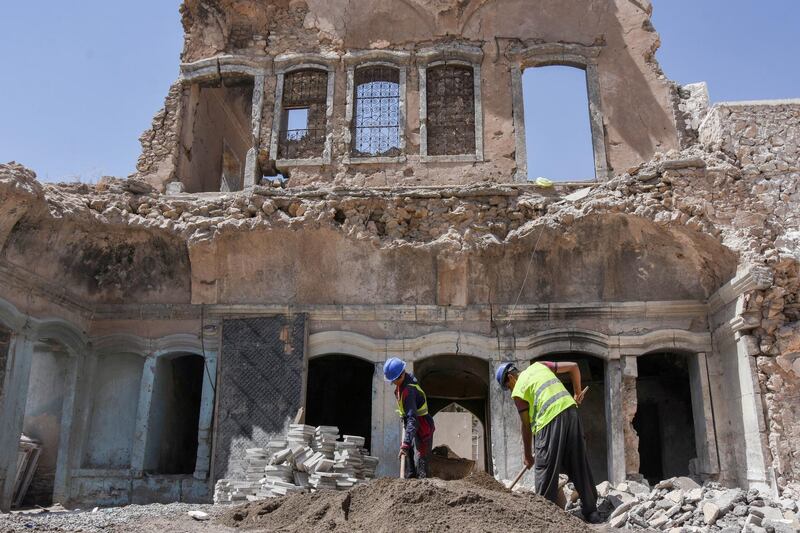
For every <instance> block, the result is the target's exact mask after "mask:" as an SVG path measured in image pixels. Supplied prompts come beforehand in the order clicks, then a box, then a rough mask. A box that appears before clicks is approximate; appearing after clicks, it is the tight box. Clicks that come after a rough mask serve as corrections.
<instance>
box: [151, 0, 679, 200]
mask: <svg viewBox="0 0 800 533" xmlns="http://www.w3.org/2000/svg"><path fill="white" fill-rule="evenodd" d="M181 12H182V16H183V24H184V28H185V32H186V37H185V46H184V52H183V56H182V59H183V62H184V63H192V62H196V61H199V60H202V59H207V58H212V57H215V56H220V55H223V54H235V55H236V56H238V57H240V58H242V59H243V60H245V61H247V60H251V59H259V58H265V56H269V57H271V58H276V57H279V56H281V55H282V54H284V55H287V54H288V55H291V54H303V53H309V54H322V53H327V54H331V53H332V54H335V55H339V56H343V55H344V54H346V53H348V52H357V51H366V50H386V51H403V52H406V53H411V54H412V55H411V59H410V61H409V62H408V64H407V65H406V66H407V67H408V71H407V74H408V80H407V94H408V102H407V106H406V124H405V125H404V126H405V135H406V158H405V160H403V161H399V162H395V163H393V164H384V163H381V164H375V165H370V164H363V163H362V164H353V165H351V164H349V163H345V162H344V161H343V160H344V158H345V157H346V156H347V155H348V154H349V153H350V152H351V150H352V146H350V145H348V139H350V127H351V125H350V124H348V123H347V120H346V119H345V108H346V101H347V99H348V94H347V92H348V91H347V83H346V79H347V71H346V68H345V66H344V64H343V63H342V62H341V61H335V62H334V65H333V66H334V73H335V76H336V85H335V92H334V114H333V117H331V120H330V125H329V126H330V132H331V133H332V147H333V150H332V152H333V153H332V154H331V156H332V161H331V163H330V164H326V165H320V166H305V165H303V166H297V167H291V168H285V169H281V170H283V171H284V172H288V173H290V174H291V176H292V179H291V180H290V186H292V187H296V186H304V185H307V184H312V183H322V182H333V183H336V184H337V185H343V186H387V185H395V184H403V185H407V186H412V185H421V184H440V185H443V184H453V185H461V184H469V183H477V182H483V181H493V182H497V183H507V182H512V181H514V179H515V178H514V176H515V175H516V174H517V170H518V168H517V160H516V156H517V154H516V135H517V134H521V132H515V130H514V116H513V115H514V105H520V103H517V104H514V105H512V104H513V95H512V69H513V68H515V67H521V68H526V67H528V66H530V65H531V64H533V60H532V59H530V58H529V57H528V56H527V54H528V53H529V52H525V51H526V50H527V51H530V50H534V49H537V48H538V52H534V53H533V55H534V56H535V55H536V53H538V54H542V53H544V54H549V56H548V57H550V56H553V57H556V58H559V57H563V58H564V59H563V61H564V64H566V65H574V64H575V62H576V61H577V62H578V63H580V61H582V60H580V59H578V60H575V59H574V57H573V56H572V55H571V52H569V53H568V52H565V51H564V49H565V48H564V47H566V48H568V49H569V50H577V51H578V54H581V53H585V54H586V55H587V57H586V58H585V60H586V61H587V62H590V63H596V66H595V67H593V68H596V71H597V73H598V74H597V80H596V84H597V90H596V91H593V92H597V94H596V95H595V97H596V98H595V100H594V101H593V104H592V105H593V109H594V110H595V111H597V112H602V114H603V120H602V122H603V124H602V126H603V128H601V129H602V130H603V131H604V136H605V139H604V142H605V152H606V153H604V154H600V155H599V157H601V158H605V157H606V156H607V158H608V163H609V166H610V170H612V171H614V170H616V172H617V173H619V172H622V171H624V170H627V169H629V168H632V167H635V166H636V165H639V164H640V163H642V162H643V161H646V160H647V159H649V158H650V157H651V156H652V155H653V154H654V153H655V152H659V151H661V152H666V151H668V150H670V149H674V148H678V147H679V145H680V142H679V135H678V131H677V129H676V115H675V110H674V109H673V107H674V103H675V102H674V100H675V98H676V90H675V88H674V87H673V86H672V84H671V83H670V82H668V81H667V80H666V78H665V77H664V76H663V73H662V72H661V69H660V67H659V66H658V64H657V62H656V60H655V51H656V50H657V48H658V47H659V45H660V39H659V37H658V34H657V33H656V32H655V30H654V28H653V26H652V24H651V23H650V16H651V13H652V6H651V5H650V3H649V2H627V1H624V0H615V1H614V2H607V1H604V0H592V1H590V2H586V1H585V0H571V1H569V2H564V1H557V0H545V1H543V2H540V3H539V4H538V5H537V16H536V17H531V16H530V4H529V2H528V1H527V0H506V1H504V2H494V1H490V0H467V1H460V0H443V1H425V0H402V1H396V0H360V1H359V2H354V0H291V1H289V0H271V1H270V2H257V1H255V0H205V1H200V0H187V1H186V2H184V4H183V5H182V6H181ZM548 45H551V46H554V47H555V48H553V49H552V50H549V51H548V50H546V48H547V46H548ZM453 46H470V47H473V48H475V49H478V50H480V51H481V53H482V55H483V58H482V59H480V60H477V62H476V64H477V65H479V66H480V68H481V70H480V72H481V90H482V98H481V99H480V107H477V108H476V109H475V115H476V116H475V120H476V121H478V124H479V125H480V126H482V130H483V133H482V138H480V139H476V140H475V142H476V143H477V142H480V143H482V147H483V149H482V154H478V155H477V156H476V157H475V159H476V161H474V162H472V161H464V160H456V161H448V162H436V163H430V162H428V163H423V161H422V157H421V155H420V145H421V138H420V136H421V135H422V131H421V124H420V96H421V95H420V92H419V87H420V80H419V79H418V70H417V67H418V66H421V65H423V64H424V63H426V62H427V60H421V61H419V62H418V61H417V58H416V56H415V54H418V53H423V51H424V50H426V49H431V48H433V49H436V48H439V49H441V50H442V54H441V58H457V57H458V56H457V55H456V56H453V55H452V53H451V52H448V51H446V50H445V49H448V48H450V49H452V47H453ZM569 47H572V48H569ZM553 50H555V52H554V51H553ZM425 53H427V52H425ZM266 59H268V58H266ZM553 61H554V62H555V63H556V64H559V60H558V59H556V60H546V62H549V63H552V62H553ZM549 63H548V64H549ZM264 72H265V76H266V91H265V105H264V112H263V118H264V120H265V122H264V123H263V124H262V128H261V131H262V139H261V141H262V144H261V148H262V149H268V148H269V146H270V142H269V141H270V139H269V137H270V132H271V130H272V128H271V127H270V125H271V121H272V120H280V117H271V116H270V115H271V109H272V107H273V105H272V104H273V99H274V97H275V91H274V89H273V88H272V87H270V86H271V85H274V78H275V73H274V71H272V70H271V69H266V70H265V71H264ZM622 79H624V80H625V86H624V88H623V87H621V86H620V85H619V80H622ZM678 116H682V115H680V114H679V115H678ZM642 117H646V120H645V119H643V118H642ZM430 140H431V141H432V142H431V148H432V149H433V151H432V152H431V154H432V155H433V154H435V153H437V151H436V148H437V143H436V140H435V139H430ZM464 141H465V142H463V143H461V144H464V145H465V146H467V147H468V146H470V145H471V144H472V141H471V139H466V140H464ZM598 150H599V149H598ZM479 152H481V151H480V150H479ZM469 153H470V152H469V151H465V153H464V154H459V155H460V156H461V157H462V159H464V157H463V156H465V155H468V154H469ZM471 153H473V154H475V150H473V151H472V152H471ZM603 166H605V165H603ZM165 168H166V167H165ZM152 172H153V170H152V169H149V170H146V171H143V172H142V173H143V174H145V173H152ZM602 178H605V176H601V179H602ZM154 179H156V178H154ZM156 181H158V179H156ZM161 183H163V180H162V181H161Z"/></svg>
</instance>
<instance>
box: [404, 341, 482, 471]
mask: <svg viewBox="0 0 800 533" xmlns="http://www.w3.org/2000/svg"><path fill="white" fill-rule="evenodd" d="M492 370H493V368H492V363H491V360H489V359H487V358H484V357H476V356H473V355H467V354H466V353H464V352H461V353H458V354H455V353H453V352H450V353H448V352H440V353H438V354H435V355H430V356H426V357H424V358H419V359H415V361H414V363H413V372H414V374H415V376H416V377H417V379H418V380H419V383H420V385H421V386H422V389H423V390H424V391H425V394H426V395H427V399H428V409H429V413H430V414H431V416H434V415H436V414H437V413H438V412H439V411H441V410H442V409H444V408H445V407H447V406H449V405H450V404H452V403H456V404H458V405H460V406H461V407H463V408H464V409H466V410H467V411H469V412H470V413H472V414H473V415H474V416H475V417H476V418H477V419H478V421H479V422H480V424H481V426H482V427H483V439H482V440H483V447H484V453H483V457H484V465H483V467H484V469H485V470H486V471H491V468H492V466H491V450H490V443H491V435H492V430H491V416H490V414H491V403H490V395H491V380H492ZM470 438H471V437H470Z"/></svg>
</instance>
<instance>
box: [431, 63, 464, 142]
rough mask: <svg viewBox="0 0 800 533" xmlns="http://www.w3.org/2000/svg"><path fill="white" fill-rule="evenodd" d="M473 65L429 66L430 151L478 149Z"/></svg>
mask: <svg viewBox="0 0 800 533" xmlns="http://www.w3.org/2000/svg"><path fill="white" fill-rule="evenodd" d="M474 76H475V75H474V70H473V68H472V67H467V66H462V65H439V66H435V67H430V68H428V69H427V85H426V92H427V95H426V102H427V110H428V121H427V130H428V139H427V141H428V155H431V156H437V155H465V154H474V153H475V80H474Z"/></svg>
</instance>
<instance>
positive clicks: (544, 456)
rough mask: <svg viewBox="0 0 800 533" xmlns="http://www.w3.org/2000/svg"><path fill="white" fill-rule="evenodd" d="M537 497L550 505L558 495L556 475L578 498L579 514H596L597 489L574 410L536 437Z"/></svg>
mask: <svg viewBox="0 0 800 533" xmlns="http://www.w3.org/2000/svg"><path fill="white" fill-rule="evenodd" d="M534 448H535V452H534V453H535V454H536V458H535V460H534V472H535V473H536V493H537V494H541V495H542V496H544V497H545V498H547V499H548V500H550V501H551V502H554V503H555V501H556V498H557V495H558V475H559V474H566V475H567V476H569V480H570V481H572V483H573V484H574V485H575V489H576V490H577V491H578V494H580V497H581V511H583V514H584V516H587V517H588V516H589V514H591V513H593V512H594V511H596V510H597V488H596V487H595V485H594V479H592V471H591V470H589V460H588V459H587V457H586V441H585V440H584V437H583V426H582V425H581V418H580V416H578V409H577V407H574V406H573V407H570V408H569V409H566V410H565V411H563V412H562V413H561V414H559V415H558V416H557V417H555V418H554V419H553V420H552V421H551V422H550V423H549V424H547V425H546V426H545V427H544V428H542V430H541V431H539V433H537V434H536V436H535V444H534Z"/></svg>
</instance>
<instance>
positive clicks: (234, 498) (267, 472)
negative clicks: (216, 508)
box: [214, 424, 378, 503]
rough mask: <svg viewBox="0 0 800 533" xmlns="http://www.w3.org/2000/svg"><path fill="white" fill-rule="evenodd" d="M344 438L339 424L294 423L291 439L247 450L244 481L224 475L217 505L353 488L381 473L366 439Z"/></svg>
mask: <svg viewBox="0 0 800 533" xmlns="http://www.w3.org/2000/svg"><path fill="white" fill-rule="evenodd" d="M338 437H339V428H337V427H335V426H319V427H317V428H314V427H313V426H307V425H304V424H291V425H290V426H289V431H288V433H287V435H286V440H273V441H270V442H269V443H268V444H267V446H266V447H264V448H250V449H248V450H246V453H247V459H246V468H245V472H244V479H221V480H219V481H218V482H217V485H216V487H215V489H214V503H231V502H242V501H258V500H264V499H266V498H275V497H278V496H287V495H290V494H294V493H301V492H312V491H318V490H347V489H350V488H353V487H354V486H356V485H358V484H359V483H363V482H364V481H366V480H368V479H373V478H374V477H375V469H376V468H377V467H378V458H377V457H372V456H370V455H369V454H368V452H367V450H366V449H365V448H364V444H365V440H366V439H365V438H364V437H358V436H354V435H344V436H343V437H342V440H337V439H338Z"/></svg>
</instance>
